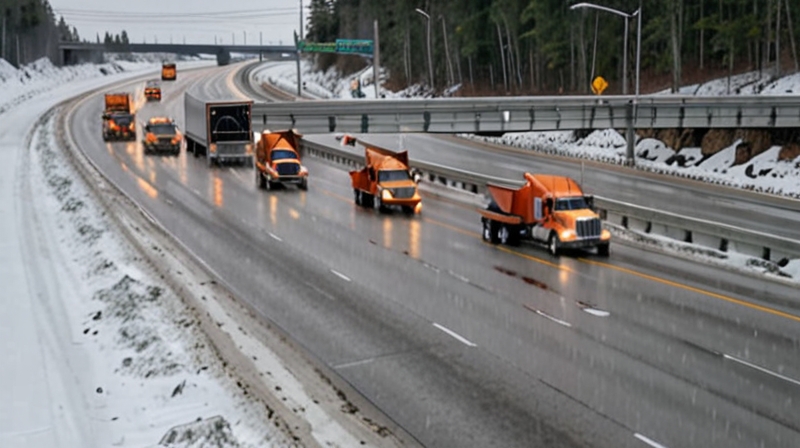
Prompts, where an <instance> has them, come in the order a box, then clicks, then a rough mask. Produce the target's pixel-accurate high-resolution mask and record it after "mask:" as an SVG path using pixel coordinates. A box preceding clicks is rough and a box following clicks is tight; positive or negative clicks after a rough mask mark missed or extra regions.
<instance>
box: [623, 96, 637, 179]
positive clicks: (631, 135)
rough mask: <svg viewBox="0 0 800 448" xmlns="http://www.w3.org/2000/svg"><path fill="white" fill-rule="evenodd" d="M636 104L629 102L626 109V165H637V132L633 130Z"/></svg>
mask: <svg viewBox="0 0 800 448" xmlns="http://www.w3.org/2000/svg"><path fill="white" fill-rule="evenodd" d="M633 113H634V104H633V102H632V101H629V102H628V104H627V106H626V107H625V141H626V143H627V148H626V151H625V165H627V166H634V165H636V151H635V150H636V132H634V129H633Z"/></svg>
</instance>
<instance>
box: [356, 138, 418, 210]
mask: <svg viewBox="0 0 800 448" xmlns="http://www.w3.org/2000/svg"><path fill="white" fill-rule="evenodd" d="M364 158H365V165H366V166H365V167H364V168H363V169H361V170H360V171H350V179H351V181H352V183H353V193H354V194H355V201H356V204H357V205H360V206H362V207H377V209H378V211H380V212H386V211H388V210H389V209H390V208H393V207H399V208H400V209H401V210H403V211H404V212H405V213H408V214H413V213H419V212H420V211H422V198H421V197H420V196H419V192H418V191H417V184H416V182H414V179H413V178H412V176H411V173H410V171H409V166H408V151H403V152H394V151H391V150H388V149H383V148H378V147H375V146H371V145H367V146H366V147H365V154H364Z"/></svg>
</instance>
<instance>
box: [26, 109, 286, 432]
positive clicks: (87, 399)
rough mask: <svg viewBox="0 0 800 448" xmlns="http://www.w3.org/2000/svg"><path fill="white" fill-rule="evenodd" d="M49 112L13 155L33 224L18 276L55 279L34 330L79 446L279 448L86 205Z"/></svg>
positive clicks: (98, 213) (206, 348)
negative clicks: (77, 420)
mask: <svg viewBox="0 0 800 448" xmlns="http://www.w3.org/2000/svg"><path fill="white" fill-rule="evenodd" d="M55 116H56V113H55V112H54V113H50V114H48V115H46V116H45V119H44V120H43V121H42V122H41V123H40V125H39V126H38V127H37V128H36V129H35V131H34V135H33V139H32V141H31V145H30V148H31V151H30V153H29V155H28V156H25V157H24V158H23V163H22V164H21V170H22V171H21V173H20V174H21V175H22V179H24V180H22V183H23V185H22V191H23V197H24V198H25V199H26V201H25V202H26V203H28V201H27V200H30V203H28V204H29V205H24V204H23V205H21V206H20V207H21V208H25V210H23V214H24V215H25V216H26V218H28V219H26V222H27V223H28V224H34V225H32V226H31V227H29V229H28V230H27V231H24V233H25V234H26V237H25V240H26V241H28V244H29V246H30V247H28V248H27V249H28V250H27V252H29V253H28V258H29V260H28V263H26V265H27V266H28V267H33V266H39V268H38V269H31V271H34V272H33V274H32V275H31V274H30V273H29V278H30V280H31V282H30V283H34V284H42V283H51V284H53V285H57V291H58V292H57V294H53V293H55V292H56V291H52V290H50V291H45V292H49V293H50V294H47V293H41V292H40V293H39V294H36V296H37V300H38V301H39V303H38V304H37V305H38V307H40V308H41V310H42V311H44V313H42V314H43V315H40V316H38V318H39V319H40V321H39V325H40V326H39V330H40V331H47V332H48V333H50V334H47V338H48V339H49V344H50V346H49V347H48V348H49V352H50V353H49V355H50V356H48V360H47V364H48V366H49V367H50V368H52V369H53V371H54V372H59V374H60V375H61V376H62V378H61V381H62V385H63V387H64V388H65V389H70V388H72V389H73V391H74V393H73V395H74V399H75V400H74V401H71V402H67V403H59V406H64V407H66V408H67V409H68V412H71V413H73V415H83V416H84V417H86V418H85V420H84V422H83V423H84V424H86V425H87V426H88V428H85V430H86V433H85V435H86V436H87V438H88V441H89V442H90V445H91V444H93V445H96V446H112V445H115V446H135V447H140V446H153V445H155V444H156V443H158V442H159V441H160V440H162V437H165V440H167V441H169V442H171V446H206V445H210V446H222V447H229V446H230V447H233V446H252V447H260V446H285V442H283V443H280V441H281V440H282V439H283V435H282V434H280V432H279V431H278V430H277V429H276V428H275V427H274V426H273V425H271V424H269V421H268V420H267V419H265V418H264V411H263V406H261V405H260V403H259V402H258V401H257V400H252V399H250V398H249V397H248V396H247V392H246V391H245V390H243V389H241V388H240V387H239V386H237V384H236V379H235V378H234V377H232V376H230V375H229V372H228V371H227V370H226V368H225V366H224V365H223V363H222V361H221V360H220V359H219V358H218V357H217V355H216V353H214V351H213V349H212V345H211V344H210V342H209V341H208V339H207V337H206V336H205V334H204V333H203V332H202V331H201V329H200V328H199V324H198V319H197V317H196V316H195V314H194V313H193V312H192V311H190V310H189V309H188V307H186V306H185V305H184V304H183V302H182V301H181V300H180V298H178V297H177V296H176V295H175V293H174V292H172V290H171V289H170V288H169V287H168V286H166V285H165V284H164V282H163V280H161V279H159V278H158V276H157V275H156V273H154V272H152V270H151V269H148V266H147V265H146V264H145V263H143V262H142V260H141V259H140V258H139V256H138V255H137V253H136V251H135V250H132V249H131V248H130V247H128V245H127V242H126V241H125V240H124V239H123V238H122V237H121V236H120V234H119V232H118V231H117V230H116V229H115V228H114V225H113V223H112V222H110V220H109V218H108V217H107V216H105V213H103V210H102V209H99V208H98V207H97V205H96V204H94V203H93V202H92V197H93V194H92V193H91V192H90V191H88V190H87V187H86V186H85V185H84V183H83V182H82V181H81V179H80V177H79V176H78V175H77V174H76V173H75V172H74V171H73V170H72V168H71V165H70V161H69V159H67V157H65V155H64V154H63V152H62V151H61V150H60V149H58V148H59V145H58V142H57V141H56V139H55V135H56V129H55ZM27 207H30V208H27ZM36 254H46V255H47V258H49V260H41V259H35V258H37V257H36ZM56 266H57V268H56ZM29 272H30V271H29ZM53 277H55V278H53ZM36 289H38V288H37V287H35V286H34V291H36ZM42 324H43V325H42ZM45 329H47V330H45ZM54 376H58V374H54ZM173 427H178V429H176V430H174V431H173V430H172V428H173ZM275 439H277V440H278V441H279V444H278V445H271V444H273V442H274V440H275Z"/></svg>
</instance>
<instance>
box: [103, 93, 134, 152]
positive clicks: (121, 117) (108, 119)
mask: <svg viewBox="0 0 800 448" xmlns="http://www.w3.org/2000/svg"><path fill="white" fill-rule="evenodd" d="M102 118H103V140H104V141H109V140H136V124H135V121H136V116H135V115H134V114H133V110H132V106H131V96H130V95H129V94H127V93H107V94H106V95H105V109H104V110H103V116H102Z"/></svg>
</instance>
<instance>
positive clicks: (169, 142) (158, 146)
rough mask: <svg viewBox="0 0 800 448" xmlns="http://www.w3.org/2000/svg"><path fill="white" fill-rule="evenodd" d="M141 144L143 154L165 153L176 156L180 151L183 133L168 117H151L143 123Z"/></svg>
mask: <svg viewBox="0 0 800 448" xmlns="http://www.w3.org/2000/svg"><path fill="white" fill-rule="evenodd" d="M144 133H145V134H144V140H143V141H142V146H143V147H144V153H145V154H152V153H166V154H170V155H173V156H177V155H179V154H180V152H181V143H182V142H183V134H181V132H180V130H179V129H178V126H177V125H176V124H175V121H174V120H172V118H169V117H153V118H151V119H150V120H148V121H147V124H145V125H144Z"/></svg>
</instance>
